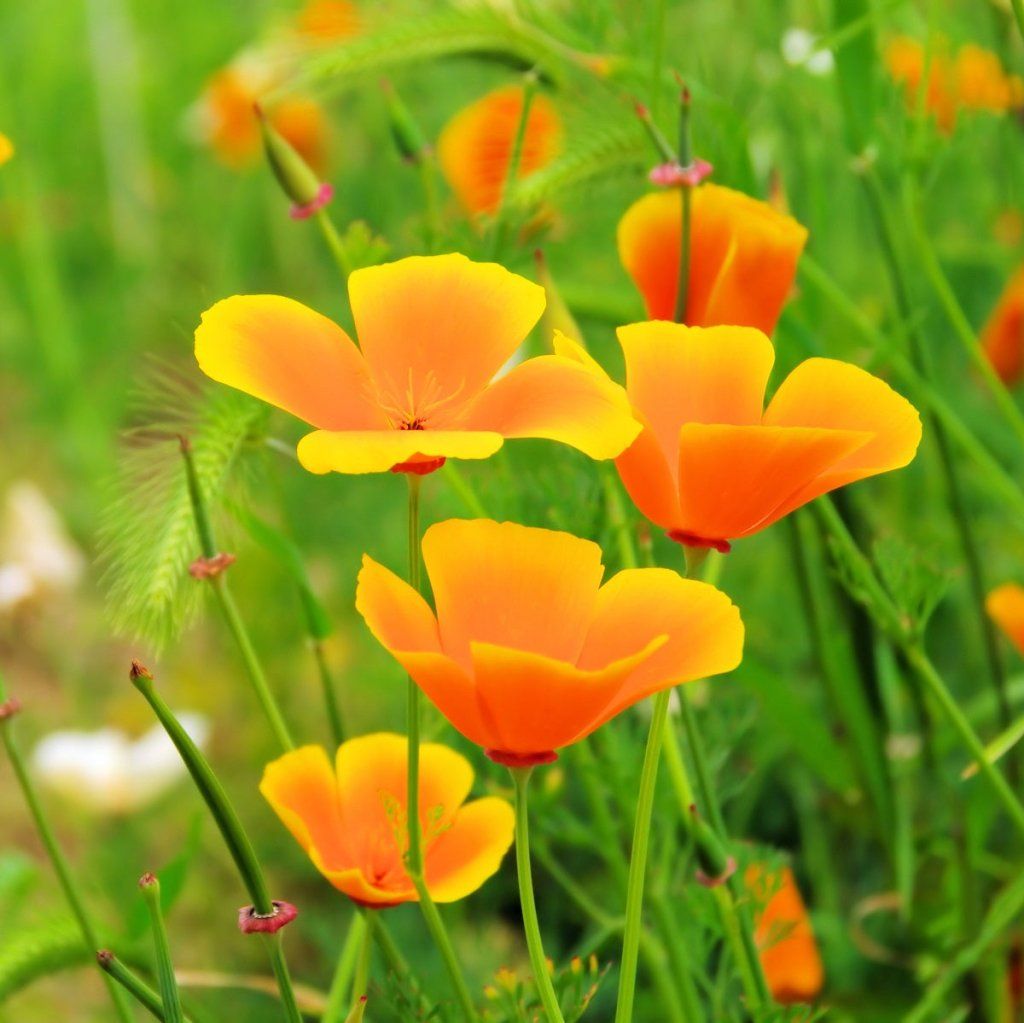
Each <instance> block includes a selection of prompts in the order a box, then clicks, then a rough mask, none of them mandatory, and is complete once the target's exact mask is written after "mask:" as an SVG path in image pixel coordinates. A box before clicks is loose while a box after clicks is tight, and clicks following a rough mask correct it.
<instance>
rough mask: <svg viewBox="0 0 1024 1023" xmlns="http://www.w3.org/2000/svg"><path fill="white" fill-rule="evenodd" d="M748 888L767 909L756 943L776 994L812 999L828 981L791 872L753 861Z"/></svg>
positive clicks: (783, 998) (786, 1001) (760, 916)
mask: <svg viewBox="0 0 1024 1023" xmlns="http://www.w3.org/2000/svg"><path fill="white" fill-rule="evenodd" d="M744 881H745V883H746V886H747V888H748V889H749V890H750V891H751V893H752V894H753V896H754V899H755V900H756V901H757V903H758V904H759V905H760V906H761V907H763V908H760V909H759V911H758V913H757V923H756V926H755V928H754V941H755V942H756V943H757V947H758V950H759V953H760V959H761V968H762V969H763V970H764V975H765V979H766V980H767V981H768V987H769V989H770V990H771V993H772V998H774V999H775V1001H777V1002H780V1003H782V1004H783V1005H793V1004H798V1003H802V1002H813V1001H814V999H815V998H817V997H818V994H819V993H820V992H821V989H822V986H823V985H824V982H825V969H824V967H823V966H822V963H821V954H820V952H819V951H818V943H817V942H816V941H815V939H814V931H813V930H812V929H811V920H810V917H809V916H808V915H807V907H806V906H805V905H804V900H803V898H801V896H800V889H799V888H797V886H796V880H795V879H794V877H793V871H792V870H790V869H789V867H782V868H781V869H780V870H778V871H774V872H769V871H767V870H766V869H765V867H764V866H762V865H761V864H756V863H755V864H751V866H749V867H748V868H747V871H746V874H745V876H744Z"/></svg>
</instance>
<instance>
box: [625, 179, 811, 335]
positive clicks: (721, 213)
mask: <svg viewBox="0 0 1024 1023" xmlns="http://www.w3.org/2000/svg"><path fill="white" fill-rule="evenodd" d="M681 204H682V197H681V195H680V190H679V189H678V188H671V189H666V190H664V191H661V192H652V193H651V194H650V195H645V196H644V197H643V198H641V199H638V200H637V201H636V202H635V203H633V205H632V206H630V208H629V209H628V210H627V211H626V213H625V214H624V216H623V217H622V219H621V220H620V221H619V229H618V243H619V258H620V259H621V260H622V265H623V266H624V267H625V268H626V272H627V273H628V274H629V275H630V277H632V278H633V283H634V284H636V286H637V288H639V289H640V293H641V294H642V295H643V297H644V302H645V304H646V306H647V315H648V317H650V318H651V319H652V320H671V319H673V318H674V316H675V307H676V294H677V292H678V290H679V253H680V245H681V242H680V239H681V238H682V213H681ZM690 224H691V227H690V282H689V288H688V289H687V300H686V322H687V323H689V324H692V325H694V326H712V325H713V324H719V323H730V324H738V325H740V326H745V327H757V328H759V329H760V330H763V331H764V332H765V333H766V334H770V333H771V332H772V331H773V330H774V329H775V324H776V322H777V320H778V318H779V314H780V313H781V312H782V307H783V305H784V304H785V302H786V299H787V297H788V296H789V292H790V289H791V288H792V286H793V277H794V275H795V274H796V264H797V260H798V259H799V257H800V253H801V252H802V251H803V247H804V243H805V242H806V241H807V230H806V229H805V228H804V227H803V226H801V225H800V224H799V223H797V221H795V220H794V219H793V218H792V217H789V216H787V215H786V214H784V213H780V212H779V211H778V210H775V209H773V208H772V207H771V206H769V205H768V203H764V202H761V201H759V200H758V199H753V198H751V197H750V196H749V195H744V194H743V193H742V192H736V191H734V190H733V189H731V188H723V187H722V186H721V185H711V184H704V185H701V186H700V187H698V188H695V189H693V194H692V211H691V221H690Z"/></svg>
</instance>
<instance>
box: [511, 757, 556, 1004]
mask: <svg viewBox="0 0 1024 1023" xmlns="http://www.w3.org/2000/svg"><path fill="white" fill-rule="evenodd" d="M509 771H510V773H511V775H512V781H513V783H514V784H515V790H516V872H517V876H518V879H519V902H520V904H521V906H522V909H523V931H524V932H525V934H526V947H527V949H528V951H529V953H530V965H531V967H532V968H533V981H534V983H535V984H536V985H537V994H538V995H539V996H540V1001H541V1004H542V1005H543V1006H544V1014H545V1015H546V1016H547V1019H548V1023H565V1021H564V1018H563V1016H562V1009H561V1006H559V1004H558V996H557V995H556V994H555V988H554V985H553V984H552V983H551V974H550V973H549V972H548V960H547V956H545V955H544V943H543V940H542V939H541V934H540V922H539V920H538V919H537V903H536V901H535V900H534V896H533V871H532V869H531V867H530V821H529V805H528V798H527V791H528V789H529V785H530V775H531V774H532V773H533V768H532V767H512V768H509Z"/></svg>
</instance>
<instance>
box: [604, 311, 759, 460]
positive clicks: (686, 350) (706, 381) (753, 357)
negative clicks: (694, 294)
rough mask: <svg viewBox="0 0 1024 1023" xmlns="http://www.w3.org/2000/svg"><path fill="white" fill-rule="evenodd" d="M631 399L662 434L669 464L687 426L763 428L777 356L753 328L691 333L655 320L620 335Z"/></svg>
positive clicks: (693, 329) (660, 440)
mask: <svg viewBox="0 0 1024 1023" xmlns="http://www.w3.org/2000/svg"><path fill="white" fill-rule="evenodd" d="M618 337H619V344H620V345H621V346H622V352H623V355H624V356H625V359H626V393H627V394H628V395H629V400H630V402H631V403H632V404H633V406H634V408H636V409H637V410H638V411H639V412H640V413H641V414H642V416H643V418H644V421H645V422H646V423H647V424H648V425H649V426H650V427H651V429H652V430H654V433H655V435H656V436H657V438H658V443H659V445H660V446H661V450H662V452H663V453H664V455H665V458H666V460H667V461H668V462H669V464H672V462H673V461H674V460H675V457H676V451H677V450H678V447H679V428H680V427H681V426H682V425H683V424H684V423H731V424H734V425H736V426H749V425H753V424H754V423H759V422H760V421H761V410H762V407H763V405H764V391H765V387H766V386H767V384H768V375H769V373H771V369H772V363H773V362H774V361H775V350H774V349H773V348H772V343H771V342H770V341H769V340H768V338H767V337H766V336H765V335H764V334H763V333H761V331H759V330H754V329H752V328H750V327H709V328H706V329H705V328H701V327H685V326H682V325H680V324H677V323H667V322H664V321H653V322H647V323H633V324H630V325H629V326H626V327H620V328H619V329H618Z"/></svg>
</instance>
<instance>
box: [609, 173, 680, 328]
mask: <svg viewBox="0 0 1024 1023" xmlns="http://www.w3.org/2000/svg"><path fill="white" fill-rule="evenodd" d="M681 201H682V200H681V199H680V198H679V195H678V192H677V190H676V189H666V190H665V191H663V192H652V193H650V194H649V195H645V196H643V197H642V198H640V199H638V200H637V201H636V202H635V203H633V205H632V206H630V207H629V209H628V210H626V212H625V214H623V217H622V219H621V220H620V221H619V227H618V231H617V240H618V246H619V260H620V261H621V263H622V265H623V267H624V268H625V270H626V273H628V274H629V276H630V277H632V279H633V283H634V284H635V285H636V286H637V289H638V290H639V292H640V294H641V295H643V298H644V304H645V305H646V307H647V315H648V316H649V317H650V318H651V319H652V320H671V319H672V318H673V316H674V315H675V306H676V291H677V289H678V286H679V285H678V280H679V238H680V232H681V224H680V206H679V204H680V202H681Z"/></svg>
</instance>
